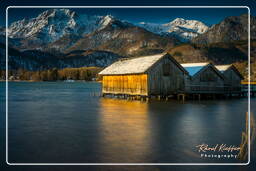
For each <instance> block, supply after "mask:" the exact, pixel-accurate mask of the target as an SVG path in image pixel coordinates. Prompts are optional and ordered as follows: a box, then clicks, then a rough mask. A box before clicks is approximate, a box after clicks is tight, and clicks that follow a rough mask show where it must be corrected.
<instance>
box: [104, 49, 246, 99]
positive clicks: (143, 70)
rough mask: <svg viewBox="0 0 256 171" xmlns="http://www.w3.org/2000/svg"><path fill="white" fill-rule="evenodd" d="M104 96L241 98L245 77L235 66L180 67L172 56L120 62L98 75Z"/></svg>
mask: <svg viewBox="0 0 256 171" xmlns="http://www.w3.org/2000/svg"><path fill="white" fill-rule="evenodd" d="M99 75H101V76H102V95H103V96H105V95H116V96H122V97H139V98H140V97H157V98H158V99H160V98H162V97H164V98H166V99H168V98H169V97H170V96H172V97H173V96H176V97H178V99H182V100H183V101H184V100H185V98H187V97H189V98H190V97H193V99H194V97H197V99H200V98H201V96H204V97H208V96H211V97H215V96H216V95H220V96H232V95H234V94H235V95H241V83H240V82H241V80H242V79H243V77H242V75H241V74H240V73H239V71H238V70H237V69H236V68H235V67H234V66H233V65H221V66H218V65H217V66H214V65H213V64H212V63H209V62H208V63H184V64H179V63H178V62H177V61H176V60H175V59H174V58H173V57H172V56H171V55H170V54H168V53H165V54H158V55H151V56H142V57H136V58H126V59H121V60H119V61H117V62H115V63H113V64H112V65H110V66H108V67H107V68H105V69H104V70H103V71H101V72H100V73H99Z"/></svg>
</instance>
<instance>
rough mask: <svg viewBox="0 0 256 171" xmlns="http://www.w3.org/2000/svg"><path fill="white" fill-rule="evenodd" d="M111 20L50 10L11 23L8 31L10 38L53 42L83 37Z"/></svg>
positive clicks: (63, 10)
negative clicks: (67, 36)
mask: <svg viewBox="0 0 256 171" xmlns="http://www.w3.org/2000/svg"><path fill="white" fill-rule="evenodd" d="M112 20H113V17H112V16H109V15H107V16H90V15H78V14H77V13H76V12H74V11H71V10H69V9H50V10H47V11H45V12H43V13H41V14H40V15H38V16H37V17H36V18H32V19H23V20H19V21H16V22H14V23H12V24H11V25H10V26H9V29H8V35H9V37H10V38H29V39H33V40H38V41H43V42H44V43H45V42H53V41H56V40H58V39H59V38H61V37H63V36H64V35H68V34H75V35H80V36H81V35H83V34H87V33H91V32H93V31H95V30H97V29H102V28H104V27H105V26H106V25H108V24H109V22H111V21H112Z"/></svg>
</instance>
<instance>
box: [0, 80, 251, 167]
mask: <svg viewBox="0 0 256 171" xmlns="http://www.w3.org/2000/svg"><path fill="white" fill-rule="evenodd" d="M4 84H5V83H1V104H4V101H5V97H4V91H5V89H4ZM100 89H101V85H100V84H99V83H93V82H90V83H86V82H75V83H64V82H32V83H29V82H10V83H9V112H8V119H9V130H8V132H9V139H8V140H9V143H8V145H9V151H8V152H9V162H11V163H62V162H69V163H102V162H104V163H127V162H129V163H185V162H186V163H187V162H190V163H192V162H201V163H204V162H233V163H236V162H240V161H238V160H236V159H224V158H222V159H217V158H202V157H200V153H199V152H198V148H196V146H197V145H199V144H203V143H205V144H209V146H213V145H216V144H222V143H223V144H227V145H234V146H239V145H240V142H241V133H242V131H243V130H244V129H245V112H246V111H247V110H248V109H247V108H248V102H247V99H246V98H242V99H228V100H207V101H203V100H202V101H200V102H199V101H186V102H185V103H184V104H182V103H181V102H178V101H176V100H170V101H168V102H166V101H151V102H149V103H146V102H140V101H127V100H120V99H109V98H101V97H96V96H92V92H99V91H100ZM254 103H255V99H252V104H254ZM252 110H254V109H252ZM1 112H3V109H1ZM3 118H4V117H3V116H2V117H1V120H2V121H3ZM1 127H3V125H2V126H1ZM1 146H2V144H1ZM207 154H212V153H207ZM218 154H223V153H218ZM225 154H230V153H225ZM232 154H237V153H236V152H233V153H232Z"/></svg>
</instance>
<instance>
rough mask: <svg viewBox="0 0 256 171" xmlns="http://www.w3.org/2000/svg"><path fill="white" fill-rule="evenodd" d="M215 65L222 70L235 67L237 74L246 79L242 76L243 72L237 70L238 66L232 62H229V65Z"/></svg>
mask: <svg viewBox="0 0 256 171" xmlns="http://www.w3.org/2000/svg"><path fill="white" fill-rule="evenodd" d="M215 67H216V68H217V69H218V70H219V71H220V72H221V73H223V72H225V71H227V70H228V69H233V70H234V71H235V72H236V73H237V75H238V76H239V77H240V78H241V79H244V77H243V76H242V74H241V73H240V72H239V71H238V70H237V68H236V67H235V66H234V65H232V64H229V65H215Z"/></svg>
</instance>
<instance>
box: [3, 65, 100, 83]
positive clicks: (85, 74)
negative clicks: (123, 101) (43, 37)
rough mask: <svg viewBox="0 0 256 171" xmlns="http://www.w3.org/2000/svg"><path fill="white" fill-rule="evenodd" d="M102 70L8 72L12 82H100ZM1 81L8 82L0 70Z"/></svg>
mask: <svg viewBox="0 0 256 171" xmlns="http://www.w3.org/2000/svg"><path fill="white" fill-rule="evenodd" d="M101 70H102V68H99V67H81V68H64V69H57V68H53V69H49V70H42V71H28V70H24V69H18V70H8V80H10V81H18V80H21V81H58V80H85V81H94V80H98V79H99V78H98V73H99V72H100V71H101ZM0 76H1V80H6V71H5V70H0Z"/></svg>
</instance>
